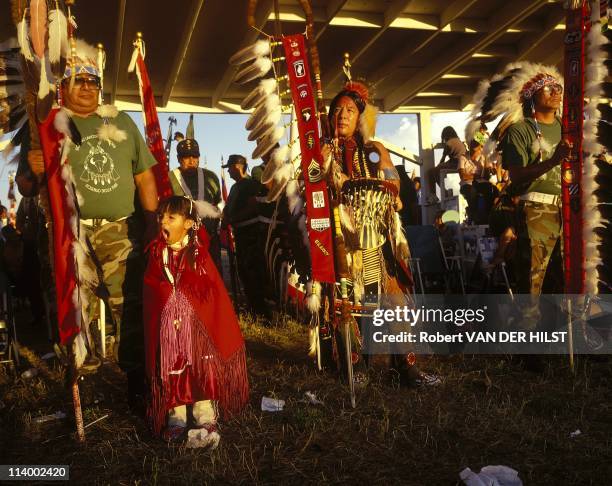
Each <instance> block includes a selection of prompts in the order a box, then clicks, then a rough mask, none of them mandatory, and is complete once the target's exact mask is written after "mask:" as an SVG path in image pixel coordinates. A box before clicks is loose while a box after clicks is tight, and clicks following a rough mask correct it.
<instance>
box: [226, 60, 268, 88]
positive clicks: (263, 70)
mask: <svg viewBox="0 0 612 486" xmlns="http://www.w3.org/2000/svg"><path fill="white" fill-rule="evenodd" d="M270 69H272V60H271V59H270V58H269V57H259V58H257V59H255V61H253V63H251V64H249V65H248V66H245V67H244V68H242V69H241V70H240V71H238V73H236V77H235V81H236V82H237V83H238V84H246V83H248V82H249V81H253V80H254V79H257V78H261V77H263V76H265V75H266V74H267V73H268V72H269V71H270Z"/></svg>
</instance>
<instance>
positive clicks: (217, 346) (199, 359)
mask: <svg viewBox="0 0 612 486" xmlns="http://www.w3.org/2000/svg"><path fill="white" fill-rule="evenodd" d="M195 204H196V203H195V202H194V201H193V200H191V199H189V198H186V197H183V196H172V197H170V198H168V199H166V200H165V201H162V202H161V203H160V205H159V209H158V214H159V216H160V222H161V232H160V234H159V236H158V237H157V238H156V239H155V240H154V241H153V242H152V243H151V245H150V247H149V249H150V251H149V262H148V265H147V270H146V273H145V280H144V324H145V356H146V373H147V379H148V383H149V391H150V393H149V400H148V403H147V418H148V419H149V421H150V425H151V427H152V429H153V431H154V433H155V434H156V435H160V436H162V437H163V438H164V439H166V440H168V441H175V440H180V439H184V438H187V446H189V447H205V446H212V447H216V445H217V444H218V442H219V438H220V437H219V433H218V430H217V418H218V409H220V410H221V411H222V412H223V413H224V415H232V414H235V413H237V412H239V411H240V410H241V409H242V407H244V405H245V404H246V403H247V401H248V394H249V389H248V379H247V372H246V360H245V347H244V340H243V338H242V334H241V332H240V328H239V326H238V319H237V318H236V314H235V313H234V308H233V306H232V302H231V301H230V298H229V296H228V294H227V291H226V289H225V286H224V284H223V280H222V279H221V277H220V275H219V273H218V271H217V268H216V267H215V263H214V262H213V260H212V259H211V257H210V255H209V254H208V243H209V238H208V235H207V233H206V230H205V229H204V228H202V227H200V225H199V221H200V218H199V217H198V210H197V208H196V205H195ZM190 410H191V412H192V413H191V415H190V414H189V411H190Z"/></svg>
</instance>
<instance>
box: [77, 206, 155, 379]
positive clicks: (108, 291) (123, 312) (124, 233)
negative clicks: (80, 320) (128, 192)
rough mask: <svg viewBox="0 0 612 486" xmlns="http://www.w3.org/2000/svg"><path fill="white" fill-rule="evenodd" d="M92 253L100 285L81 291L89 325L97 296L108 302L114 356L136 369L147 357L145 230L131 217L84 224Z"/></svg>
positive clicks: (125, 366)
mask: <svg viewBox="0 0 612 486" xmlns="http://www.w3.org/2000/svg"><path fill="white" fill-rule="evenodd" d="M85 229H86V232H87V237H88V238H89V241H90V243H91V249H90V250H92V251H93V254H92V256H91V258H90V259H88V265H89V269H88V270H89V271H93V272H97V274H98V277H99V280H100V285H98V287H97V288H95V289H94V288H84V289H81V291H82V292H83V293H84V294H85V295H84V297H86V298H87V300H88V303H89V307H88V312H87V313H86V314H87V316H89V317H87V318H86V319H87V323H86V324H87V326H88V327H89V324H90V323H91V318H92V317H93V316H95V315H96V311H97V310H98V303H99V300H98V299H100V298H101V299H103V300H104V301H106V302H107V304H108V308H109V309H110V314H111V315H110V317H111V318H112V323H113V326H114V333H115V342H116V346H115V357H116V359H117V361H118V363H119V365H120V366H121V368H122V369H124V371H129V370H131V369H134V368H137V367H139V366H140V365H141V363H142V358H143V356H144V334H143V324H142V280H143V275H144V259H143V256H142V251H141V244H140V236H141V235H142V232H141V231H140V228H139V227H138V225H137V224H136V222H135V221H134V220H132V218H128V219H125V220H121V221H115V222H110V223H106V224H102V225H95V224H94V225H93V226H85Z"/></svg>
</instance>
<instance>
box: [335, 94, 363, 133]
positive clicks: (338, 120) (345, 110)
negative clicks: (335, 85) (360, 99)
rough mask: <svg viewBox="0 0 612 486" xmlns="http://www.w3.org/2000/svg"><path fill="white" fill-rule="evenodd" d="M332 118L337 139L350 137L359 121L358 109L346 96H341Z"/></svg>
mask: <svg viewBox="0 0 612 486" xmlns="http://www.w3.org/2000/svg"><path fill="white" fill-rule="evenodd" d="M333 117H334V126H335V127H336V132H337V134H338V137H340V138H347V137H352V136H353V134H354V133H355V131H356V130H357V123H358V121H359V109H358V108H357V105H356V104H355V102H354V101H353V100H352V99H351V98H349V97H348V96H342V97H341V98H340V99H339V100H338V104H337V105H336V108H335V109H334V113H333Z"/></svg>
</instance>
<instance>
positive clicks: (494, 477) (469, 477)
mask: <svg viewBox="0 0 612 486" xmlns="http://www.w3.org/2000/svg"><path fill="white" fill-rule="evenodd" d="M459 477H460V478H461V480H462V481H463V482H464V484H466V486H523V481H521V478H519V477H518V471H515V470H514V469H512V468H510V467H508V466H485V467H483V468H482V469H481V470H480V472H479V473H475V472H474V471H472V470H471V469H470V468H469V467H466V468H465V469H464V470H463V471H461V472H460V473H459Z"/></svg>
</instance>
